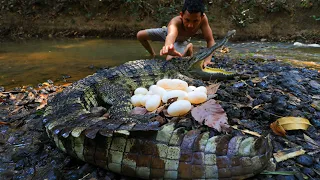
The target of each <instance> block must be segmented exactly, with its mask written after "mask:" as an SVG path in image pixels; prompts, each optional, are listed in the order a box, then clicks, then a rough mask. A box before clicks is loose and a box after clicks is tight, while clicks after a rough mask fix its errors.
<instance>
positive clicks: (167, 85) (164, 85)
mask: <svg viewBox="0 0 320 180" xmlns="http://www.w3.org/2000/svg"><path fill="white" fill-rule="evenodd" d="M170 84H171V79H160V80H159V81H158V82H157V83H156V85H157V86H160V87H162V88H163V89H171V88H170Z"/></svg>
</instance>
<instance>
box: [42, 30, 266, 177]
mask: <svg viewBox="0 0 320 180" xmlns="http://www.w3.org/2000/svg"><path fill="white" fill-rule="evenodd" d="M234 34H235V31H234V30H233V31H229V32H228V33H227V35H226V36H225V37H224V39H223V40H222V41H221V42H219V43H216V44H215V45H214V46H212V47H211V48H208V49H206V50H205V51H203V52H200V53H197V54H195V55H194V56H193V57H183V58H177V59H172V60H170V61H166V60H159V59H149V60H136V61H130V62H127V63H124V64H122V65H120V66H116V67H112V68H109V69H104V70H101V71H98V72H96V73H95V74H93V75H89V76H87V77H85V78H83V79H81V80H79V81H77V82H74V83H73V84H72V85H71V86H68V87H67V88H65V89H64V90H63V91H62V92H60V93H59V94H57V95H56V96H55V97H54V98H53V99H52V100H50V101H49V103H48V106H47V108H46V110H45V113H44V118H43V123H44V125H45V128H46V133H47V134H48V136H49V137H50V138H51V139H52V140H53V141H54V143H55V144H56V146H57V147H58V148H59V149H61V150H62V151H63V152H65V153H68V154H69V155H71V156H73V157H75V158H78V159H80V160H82V161H85V162H88V163H91V164H94V165H96V166H98V167H101V168H104V169H106V170H109V171H112V172H115V173H119V174H122V175H126V176H129V177H135V178H142V179H245V178H248V177H252V176H254V175H256V174H258V173H260V172H261V171H262V170H263V169H264V168H265V167H266V166H267V164H269V161H270V156H271V152H272V146H271V143H270V138H268V136H267V137H260V138H254V137H248V136H231V135H227V134H225V135H224V134H222V135H217V136H212V135H211V134H212V133H210V131H209V130H208V128H207V129H206V128H205V129H201V128H200V129H199V128H198V129H197V128H194V129H190V128H186V127H184V126H178V122H176V121H169V122H168V123H166V124H160V123H159V122H158V121H157V120H156V118H157V117H159V116H160V115H157V114H155V113H150V114H148V115H134V114H131V113H130V112H131V110H132V109H133V105H132V104H131V102H130V98H131V96H132V94H133V91H134V90H135V89H136V88H137V87H146V88H147V87H149V86H151V85H152V84H154V83H155V82H157V81H158V80H159V79H163V78H178V79H183V80H185V81H187V82H188V83H190V84H192V85H196V84H201V83H203V81H202V80H199V79H197V78H194V77H198V76H201V75H203V74H204V73H205V72H207V73H209V74H208V75H205V78H206V79H208V78H209V79H214V78H215V77H217V78H228V77H230V76H232V73H228V72H226V71H224V70H222V69H216V70H215V69H209V70H204V68H202V63H203V61H204V59H205V58H206V57H208V56H209V55H210V54H212V53H213V52H214V50H216V49H217V48H219V47H221V46H222V45H224V44H225V43H226V42H227V41H228V39H229V38H230V37H231V36H232V35H234ZM195 64H197V65H195ZM196 66H197V67H196ZM195 68H198V72H197V71H195ZM193 75H195V76H193Z"/></svg>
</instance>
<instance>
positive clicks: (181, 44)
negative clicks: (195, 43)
mask: <svg viewBox="0 0 320 180" xmlns="http://www.w3.org/2000/svg"><path fill="white" fill-rule="evenodd" d="M146 31H147V33H148V36H149V38H150V40H152V41H162V42H164V41H165V40H166V37H167V34H168V28H167V27H163V28H154V29H147V30H146ZM188 43H189V41H188V40H186V41H176V42H175V43H174V44H173V45H174V48H175V50H176V51H178V52H180V53H181V54H182V53H183V52H184V50H185V48H186V47H187V45H188Z"/></svg>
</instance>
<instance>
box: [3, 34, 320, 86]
mask: <svg viewBox="0 0 320 180" xmlns="http://www.w3.org/2000/svg"><path fill="white" fill-rule="evenodd" d="M193 43H194V45H195V47H200V46H205V45H206V44H205V42H200V41H194V42H193ZM152 44H153V45H154V47H155V51H156V52H159V50H160V47H161V45H162V43H159V42H157V43H152ZM0 46H1V48H0V86H3V87H5V89H7V90H8V89H12V88H14V87H21V86H25V85H31V86H36V85H37V84H38V83H41V82H45V81H47V80H48V79H50V80H52V81H54V82H55V83H60V84H61V83H64V82H72V81H75V80H79V79H81V78H83V77H85V76H87V75H89V74H92V73H94V72H95V71H96V70H97V69H99V68H103V67H111V66H116V65H119V64H122V63H124V62H127V61H130V60H136V59H146V58H149V56H148V53H147V52H146V50H144V48H143V47H142V46H141V45H140V44H139V42H138V41H137V40H104V39H72V40H70V39H68V40H34V41H26V42H19V43H17V42H8V43H2V44H0ZM227 47H229V48H230V50H231V53H232V54H233V55H235V56H238V57H242V58H252V57H257V56H258V57H259V56H264V57H269V58H270V56H272V57H274V58H277V59H282V60H289V61H291V62H296V63H297V64H298V65H302V66H309V67H313V68H316V69H318V70H320V64H319V63H320V48H312V47H296V46H293V43H292V44H289V43H268V42H264V43H262V42H246V43H229V44H228V45H227ZM301 62H302V63H301Z"/></svg>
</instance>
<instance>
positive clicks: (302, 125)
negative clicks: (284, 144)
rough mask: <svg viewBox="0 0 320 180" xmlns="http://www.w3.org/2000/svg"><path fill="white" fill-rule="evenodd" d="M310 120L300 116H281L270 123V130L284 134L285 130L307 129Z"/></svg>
mask: <svg viewBox="0 0 320 180" xmlns="http://www.w3.org/2000/svg"><path fill="white" fill-rule="evenodd" d="M310 125H311V124H310V122H309V120H308V119H306V118H302V117H282V118H279V119H277V120H276V121H275V122H273V123H271V124H270V128H271V129H272V131H273V132H274V133H275V134H277V135H280V136H285V134H286V130H298V129H302V130H307V129H308V127H309V126H310Z"/></svg>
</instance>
